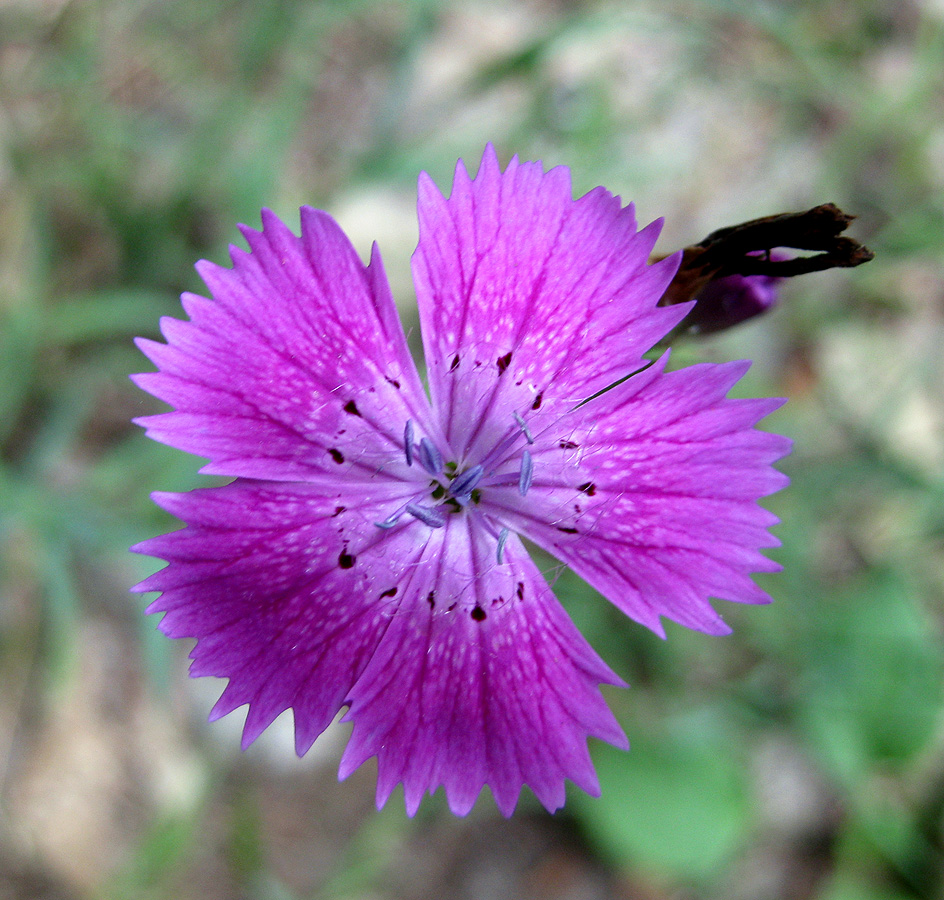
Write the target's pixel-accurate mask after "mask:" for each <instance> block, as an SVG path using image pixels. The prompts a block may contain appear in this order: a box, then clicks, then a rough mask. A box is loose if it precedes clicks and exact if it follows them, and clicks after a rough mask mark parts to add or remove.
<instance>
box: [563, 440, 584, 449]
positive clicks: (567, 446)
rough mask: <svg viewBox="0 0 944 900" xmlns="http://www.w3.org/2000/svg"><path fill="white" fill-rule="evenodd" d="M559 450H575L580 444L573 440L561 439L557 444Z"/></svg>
mask: <svg viewBox="0 0 944 900" xmlns="http://www.w3.org/2000/svg"><path fill="white" fill-rule="evenodd" d="M557 446H558V447H560V448H561V450H576V449H577V448H578V447H579V446H580V444H576V443H574V442H573V441H561V442H560V443H559V444H558V445H557Z"/></svg>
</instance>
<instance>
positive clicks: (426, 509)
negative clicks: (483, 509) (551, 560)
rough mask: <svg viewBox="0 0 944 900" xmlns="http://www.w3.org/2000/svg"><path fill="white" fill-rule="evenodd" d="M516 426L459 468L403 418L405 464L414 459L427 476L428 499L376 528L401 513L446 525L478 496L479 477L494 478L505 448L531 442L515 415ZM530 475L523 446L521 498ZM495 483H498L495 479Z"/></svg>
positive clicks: (503, 536) (407, 505)
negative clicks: (479, 458) (474, 461)
mask: <svg viewBox="0 0 944 900" xmlns="http://www.w3.org/2000/svg"><path fill="white" fill-rule="evenodd" d="M515 422H516V424H517V428H515V429H511V430H510V433H509V434H506V435H505V436H504V437H503V438H502V439H501V440H500V441H498V442H497V443H496V445H495V446H494V447H493V448H492V449H491V450H490V451H489V452H488V453H486V454H485V457H484V458H483V460H482V462H481V463H477V464H476V465H474V466H469V467H468V468H464V469H462V470H461V471H460V470H459V464H458V463H457V462H455V461H453V460H450V461H448V462H444V461H443V456H442V453H441V452H440V450H439V448H438V447H437V446H436V445H435V444H434V443H433V442H432V441H431V440H430V439H429V438H427V437H424V438H421V439H420V440H419V441H418V442H417V441H415V433H414V427H413V422H412V421H407V423H406V427H405V428H404V429H403V456H404V459H405V460H406V464H407V465H408V466H412V465H413V463H414V462H417V463H418V464H419V465H420V466H421V467H422V468H423V469H425V470H426V471H427V472H428V473H429V474H430V475H431V476H432V478H431V480H430V482H429V494H428V498H418V499H414V500H411V501H410V502H408V503H405V504H404V505H403V506H402V507H400V508H399V509H398V510H396V511H395V512H394V513H393V514H392V515H390V516H388V517H387V518H386V519H384V520H383V521H382V522H376V523H375V524H376V525H377V527H378V528H392V527H393V526H394V525H396V524H397V522H398V521H399V520H400V518H401V517H402V516H403V515H404V514H408V515H410V516H412V517H413V518H414V519H418V520H419V521H421V522H422V523H423V524H424V525H428V526H429V527H430V528H442V527H443V526H444V525H445V524H446V517H447V516H448V515H449V514H452V513H459V512H462V510H464V509H466V508H467V507H468V506H469V505H470V504H471V505H475V504H478V503H479V502H480V500H481V499H482V489H481V487H480V483H481V482H482V479H483V478H492V477H495V469H494V466H496V465H498V464H500V463H501V462H502V461H503V460H504V459H507V454H508V451H509V450H510V449H511V448H512V446H513V445H514V443H515V442H516V441H517V440H519V439H520V438H521V437H522V436H523V437H524V438H525V440H526V441H527V443H528V444H533V443H534V438H533V437H532V436H531V432H530V431H529V430H528V426H527V425H526V424H525V422H524V420H523V419H522V418H521V417H520V416H519V415H517V414H515ZM533 475H534V461H533V460H532V458H531V453H530V451H528V450H527V449H525V450H522V452H521V461H520V465H519V469H518V475H517V482H518V491H519V493H520V494H521V496H522V497H524V496H525V495H526V494H527V493H528V490H529V489H530V487H531V482H532V479H533ZM500 479H501V482H502V483H507V482H506V480H505V477H500ZM496 483H498V482H496ZM507 536H508V530H507V529H502V532H501V534H500V535H499V536H498V539H499V551H498V556H499V562H501V550H502V548H503V547H504V544H505V540H506V539H507Z"/></svg>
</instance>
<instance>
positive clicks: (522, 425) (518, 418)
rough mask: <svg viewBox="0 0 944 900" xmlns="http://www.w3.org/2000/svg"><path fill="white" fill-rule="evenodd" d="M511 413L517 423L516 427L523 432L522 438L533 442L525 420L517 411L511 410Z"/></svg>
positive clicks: (530, 442)
mask: <svg viewBox="0 0 944 900" xmlns="http://www.w3.org/2000/svg"><path fill="white" fill-rule="evenodd" d="M512 415H513V416H514V417H515V421H516V422H517V423H518V427H519V428H520V429H521V430H522V431H523V432H524V439H525V440H526V441H527V442H528V443H529V444H533V443H534V437H533V436H532V435H531V429H530V428H528V423H527V422H525V420H524V419H522V418H521V416H519V415H518V413H517V412H513V413H512Z"/></svg>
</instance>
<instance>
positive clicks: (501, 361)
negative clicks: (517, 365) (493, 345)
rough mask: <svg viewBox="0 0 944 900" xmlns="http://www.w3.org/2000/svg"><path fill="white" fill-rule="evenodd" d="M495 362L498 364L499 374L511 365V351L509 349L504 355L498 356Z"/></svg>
mask: <svg viewBox="0 0 944 900" xmlns="http://www.w3.org/2000/svg"><path fill="white" fill-rule="evenodd" d="M495 364H496V365H497V366H498V374H499V375H501V374H502V373H503V372H504V371H505V369H507V368H508V366H509V365H511V351H510V350H509V351H508V352H507V353H506V354H505V355H504V356H499V357H498V359H497V360H496V361H495Z"/></svg>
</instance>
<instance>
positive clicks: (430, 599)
mask: <svg viewBox="0 0 944 900" xmlns="http://www.w3.org/2000/svg"><path fill="white" fill-rule="evenodd" d="M426 602H427V603H428V604H429V608H430V609H433V608H434V607H435V606H436V592H435V591H430V592H429V593H428V594H427V595H426Z"/></svg>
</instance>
